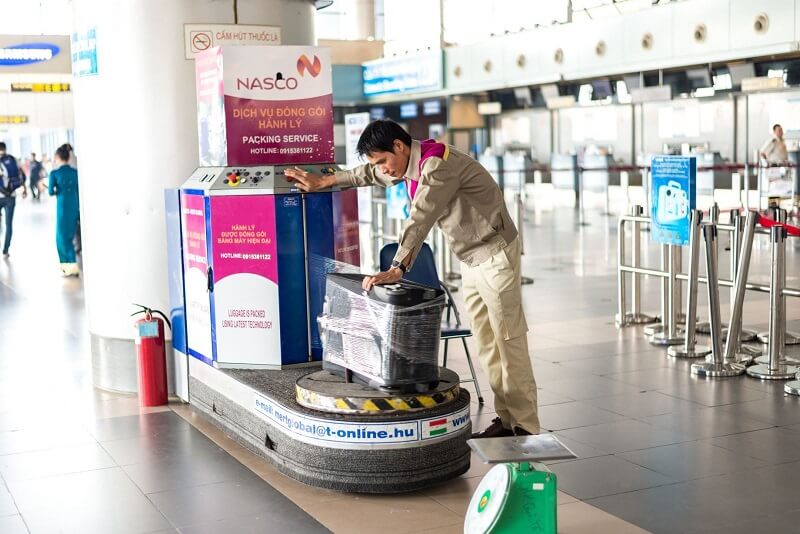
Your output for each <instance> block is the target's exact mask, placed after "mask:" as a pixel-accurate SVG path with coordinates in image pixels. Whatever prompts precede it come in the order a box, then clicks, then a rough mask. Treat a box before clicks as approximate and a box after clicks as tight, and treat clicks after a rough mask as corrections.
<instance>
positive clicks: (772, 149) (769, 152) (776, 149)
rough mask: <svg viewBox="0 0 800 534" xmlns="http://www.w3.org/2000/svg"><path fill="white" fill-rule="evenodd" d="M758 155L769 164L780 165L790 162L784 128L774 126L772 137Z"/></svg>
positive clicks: (777, 125)
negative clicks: (784, 138)
mask: <svg viewBox="0 0 800 534" xmlns="http://www.w3.org/2000/svg"><path fill="white" fill-rule="evenodd" d="M758 153H759V155H760V156H761V157H762V158H764V159H765V160H767V163H773V164H778V163H786V162H787V161H789V153H788V151H787V150H786V142H785V141H784V140H783V127H782V126H781V125H780V124H775V125H773V126H772V137H770V138H769V139H767V140H766V141H765V142H764V145H763V146H762V147H761V150H759V151H758Z"/></svg>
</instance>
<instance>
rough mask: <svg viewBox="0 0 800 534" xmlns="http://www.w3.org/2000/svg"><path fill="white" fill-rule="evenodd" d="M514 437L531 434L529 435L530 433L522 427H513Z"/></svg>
mask: <svg viewBox="0 0 800 534" xmlns="http://www.w3.org/2000/svg"><path fill="white" fill-rule="evenodd" d="M514 435H515V436H532V435H533V434H531V433H530V432H528V431H527V430H525V429H524V428H522V427H519V426H515V427H514Z"/></svg>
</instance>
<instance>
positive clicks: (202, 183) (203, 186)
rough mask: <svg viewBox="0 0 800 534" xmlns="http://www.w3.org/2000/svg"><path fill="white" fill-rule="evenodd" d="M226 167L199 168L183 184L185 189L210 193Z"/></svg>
mask: <svg viewBox="0 0 800 534" xmlns="http://www.w3.org/2000/svg"><path fill="white" fill-rule="evenodd" d="M224 170H225V167H198V168H196V169H195V170H194V172H193V173H192V175H191V176H190V177H189V179H188V180H186V181H185V182H184V183H183V186H182V188H183V189H196V190H201V191H208V190H209V189H211V186H213V185H214V183H215V182H216V181H217V179H218V178H219V176H220V174H221V173H222V172H223V171H224Z"/></svg>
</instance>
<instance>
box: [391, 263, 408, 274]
mask: <svg viewBox="0 0 800 534" xmlns="http://www.w3.org/2000/svg"><path fill="white" fill-rule="evenodd" d="M392 267H397V268H398V269H400V270H401V271H403V274H406V266H405V265H403V264H402V263H400V262H399V261H393V262H392Z"/></svg>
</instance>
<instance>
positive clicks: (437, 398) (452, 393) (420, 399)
mask: <svg viewBox="0 0 800 534" xmlns="http://www.w3.org/2000/svg"><path fill="white" fill-rule="evenodd" d="M295 389H296V392H297V402H298V403H299V404H300V405H302V406H305V407H307V408H312V409H315V410H323V411H326V412H337V413H353V414H375V413H387V412H413V411H418V410H425V409H427V408H435V407H436V406H441V405H442V404H447V403H448V402H452V401H454V400H455V399H457V398H458V395H459V386H458V384H454V385H453V387H451V388H449V389H446V390H444V391H437V392H435V393H431V394H403V395H396V396H380V397H378V396H376V397H337V396H333V395H325V394H322V393H319V392H317V391H311V390H309V389H306V388H303V387H300V385H296V386H295Z"/></svg>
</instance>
